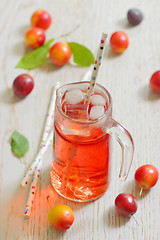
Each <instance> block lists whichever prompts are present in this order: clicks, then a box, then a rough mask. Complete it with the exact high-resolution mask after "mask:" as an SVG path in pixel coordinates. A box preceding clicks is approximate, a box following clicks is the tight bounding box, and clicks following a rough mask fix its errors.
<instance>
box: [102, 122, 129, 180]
mask: <svg viewBox="0 0 160 240" xmlns="http://www.w3.org/2000/svg"><path fill="white" fill-rule="evenodd" d="M103 131H105V132H106V133H108V134H109V135H112V136H114V137H115V138H116V140H117V141H118V143H119V144H120V146H121V149H122V162H121V168H120V173H119V178H120V179H121V180H123V181H125V180H126V178H127V177H128V174H129V170H130V167H131V164H132V161H133V154H134V143H133V139H132V136H131V134H130V133H129V132H128V131H127V130H126V129H125V128H124V127H123V126H122V125H121V124H119V123H118V122H116V121H115V120H114V119H111V120H110V121H109V122H108V123H107V125H106V126H104V128H103Z"/></svg>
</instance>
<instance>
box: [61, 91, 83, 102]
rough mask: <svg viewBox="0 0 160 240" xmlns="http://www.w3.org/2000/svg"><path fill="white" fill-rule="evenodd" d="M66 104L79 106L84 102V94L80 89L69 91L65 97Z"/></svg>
mask: <svg viewBox="0 0 160 240" xmlns="http://www.w3.org/2000/svg"><path fill="white" fill-rule="evenodd" d="M65 100H66V102H68V103H70V104H77V103H80V102H82V101H83V100H84V93H83V92H82V91H81V90H80V89H72V90H69V91H68V92H67V93H66V95H65Z"/></svg>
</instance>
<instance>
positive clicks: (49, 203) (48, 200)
mask: <svg viewBox="0 0 160 240" xmlns="http://www.w3.org/2000/svg"><path fill="white" fill-rule="evenodd" d="M47 202H48V205H49V206H50V208H52V207H51V205H50V203H49V196H47Z"/></svg>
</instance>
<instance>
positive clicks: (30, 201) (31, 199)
mask: <svg viewBox="0 0 160 240" xmlns="http://www.w3.org/2000/svg"><path fill="white" fill-rule="evenodd" d="M59 87H60V83H59V82H57V84H56V86H55V87H54V90H53V93H52V97H51V102H50V106H49V110H48V114H47V118H46V122H45V127H44V131H43V135H42V140H41V148H42V147H44V146H46V144H49V143H48V142H47V143H46V142H45V140H46V139H49V140H48V141H50V142H51V139H52V137H53V130H52V131H51V128H52V126H53V114H54V104H55V99H56V90H57V88H59ZM50 131H51V132H50ZM49 132H50V134H49ZM41 165H42V157H41V158H40V159H39V161H38V164H37V167H36V169H35V171H34V175H33V178H32V183H31V186H30V191H29V195H28V201H27V204H26V207H25V212H24V215H25V217H27V218H29V216H30V213H31V210H32V206H33V202H34V196H35V192H36V189H37V183H38V179H39V176H40V171H41Z"/></svg>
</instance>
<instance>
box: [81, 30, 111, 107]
mask: <svg viewBox="0 0 160 240" xmlns="http://www.w3.org/2000/svg"><path fill="white" fill-rule="evenodd" d="M107 37H108V34H107V33H102V37H101V41H100V44H99V48H98V52H97V56H96V59H95V63H94V67H93V70H92V75H91V80H90V83H89V86H88V89H87V94H86V98H85V104H88V103H89V102H90V97H91V95H92V93H93V91H94V88H95V83H96V78H97V74H98V70H99V67H100V65H101V62H102V58H103V54H104V49H105V44H106V39H107Z"/></svg>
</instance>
